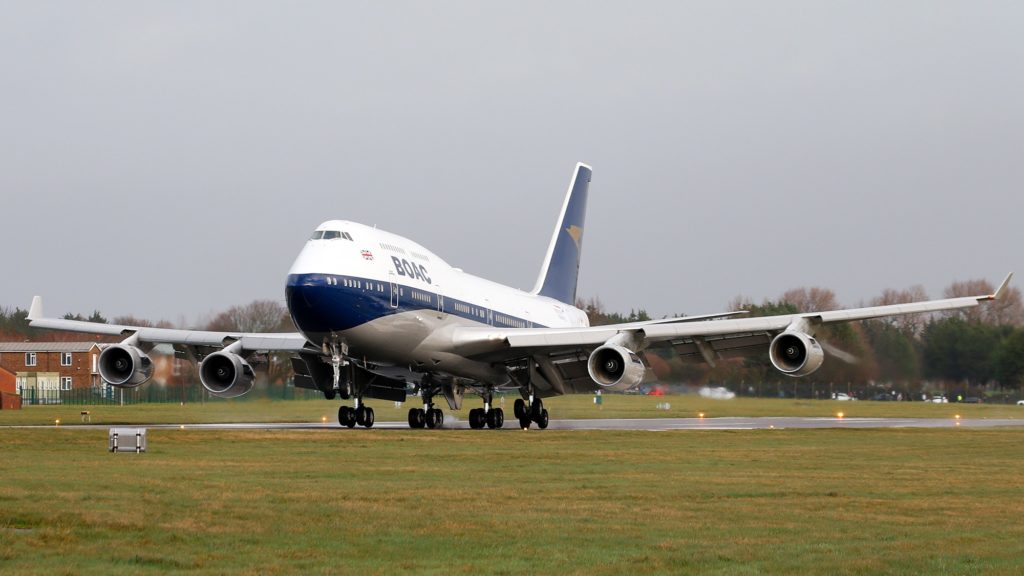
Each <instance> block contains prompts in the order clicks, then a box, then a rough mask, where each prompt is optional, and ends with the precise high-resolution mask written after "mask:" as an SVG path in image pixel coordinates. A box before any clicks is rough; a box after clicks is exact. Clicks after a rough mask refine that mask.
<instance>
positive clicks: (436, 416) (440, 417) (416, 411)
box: [409, 408, 444, 428]
mask: <svg viewBox="0 0 1024 576" xmlns="http://www.w3.org/2000/svg"><path fill="white" fill-rule="evenodd" d="M424 426H426V427H427V428H441V427H443V426H444V412H442V411H441V409H440V408H427V409H423V408H410V409H409V428H423V427H424Z"/></svg>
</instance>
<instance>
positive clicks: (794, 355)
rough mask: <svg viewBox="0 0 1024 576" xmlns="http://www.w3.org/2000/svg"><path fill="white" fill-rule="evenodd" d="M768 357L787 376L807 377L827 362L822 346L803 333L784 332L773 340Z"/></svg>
mask: <svg viewBox="0 0 1024 576" xmlns="http://www.w3.org/2000/svg"><path fill="white" fill-rule="evenodd" d="M768 357H769V358H770V359H771V361H772V366H775V368H776V369H778V371H779V372H782V373H783V374H786V375H787V376H807V375H808V374H811V373H812V372H814V371H815V370H817V369H818V368H821V363H822V362H824V361H825V352H824V351H822V349H821V344H818V341H817V340H815V339H814V338H812V337H811V336H810V335H808V334H804V333H803V332H783V333H782V334H779V335H778V336H776V337H775V339H773V340H772V344H771V347H769V348H768Z"/></svg>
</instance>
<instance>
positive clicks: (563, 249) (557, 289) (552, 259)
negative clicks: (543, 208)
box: [533, 163, 592, 306]
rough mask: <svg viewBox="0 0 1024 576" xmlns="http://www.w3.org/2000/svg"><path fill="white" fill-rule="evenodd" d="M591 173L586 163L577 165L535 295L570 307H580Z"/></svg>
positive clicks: (541, 270)
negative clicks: (579, 281) (578, 283)
mask: <svg viewBox="0 0 1024 576" xmlns="http://www.w3.org/2000/svg"><path fill="white" fill-rule="evenodd" d="M591 172H592V170H591V168H590V166H587V165H586V164H583V163H579V164H577V165H576V171H575V172H574V173H573V176H572V181H571V182H570V183H569V191H568V192H567V193H566V195H565V202H564V203H563V204H562V213H561V214H560V215H559V217H558V222H557V223H556V224H555V232H554V234H552V235H551V243H550V244H549V245H548V251H547V255H546V256H545V257H544V264H543V265H541V269H540V276H539V277H538V278H537V284H536V286H535V287H534V289H533V293H534V294H539V295H541V296H547V297H549V298H554V299H555V300H558V301H560V302H564V303H566V304H568V305H570V306H575V305H576V281H577V278H578V276H579V270H580V256H581V254H582V253H583V221H584V219H585V218H586V215H587V188H588V187H589V185H590V176H591Z"/></svg>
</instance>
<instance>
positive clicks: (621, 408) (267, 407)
mask: <svg viewBox="0 0 1024 576" xmlns="http://www.w3.org/2000/svg"><path fill="white" fill-rule="evenodd" d="M512 402H513V397H511V396H509V397H507V398H506V399H505V403H504V408H505V414H506V418H507V419H511V414H512ZM663 403H668V404H669V405H670V409H668V410H661V409H658V408H657V405H658V404H663ZM340 404H341V403H340V401H337V400H335V401H328V400H289V401H274V400H242V401H227V402H225V401H218V402H210V403H206V404H185V405H178V404H135V405H130V406H26V407H25V408H24V409H22V410H5V411H0V426H5V425H6V426H9V425H16V424H20V425H26V424H28V425H31V424H37V425H46V424H54V423H55V422H56V421H57V420H58V419H59V420H60V421H61V425H64V426H67V425H74V424H81V416H80V412H81V411H82V410H88V411H89V412H90V413H91V414H90V417H91V419H92V422H93V423H95V424H157V423H172V424H177V423H181V424H194V423H204V422H319V421H321V420H322V419H324V418H326V419H327V421H328V422H335V421H336V420H337V410H338V406H339V405H340ZM544 404H545V406H547V408H548V409H549V411H550V413H551V417H552V419H556V420H557V419H568V418H666V417H677V418H694V417H697V415H698V414H700V413H704V414H705V415H706V416H707V417H708V418H713V417H716V416H833V415H835V413H836V412H838V411H842V412H844V413H845V414H846V415H847V416H848V417H900V418H906V417H909V418H952V417H953V416H954V415H956V414H960V415H961V416H962V417H964V418H1020V419H1022V420H1024V406H1016V405H1005V404H931V403H926V402H837V401H834V400H783V399H772V398H736V399H733V400H708V399H704V398H701V397H699V396H696V395H687V396H664V397H652V396H624V395H617V394H608V395H605V397H604V404H603V406H602V407H601V409H598V408H597V407H596V406H595V405H594V403H593V397H592V396H562V397H559V398H550V399H547V400H545V401H544ZM370 405H371V406H373V407H374V411H375V412H376V415H377V420H378V421H380V422H385V421H405V420H406V414H407V411H408V410H409V407H410V406H413V405H415V403H406V404H404V405H402V406H401V407H400V408H395V405H394V403H393V402H384V401H372V400H371V401H370ZM480 405H481V404H480V401H479V399H477V398H475V397H472V398H470V397H467V398H466V401H465V405H464V407H463V409H462V410H461V411H458V412H450V411H449V410H448V409H447V406H444V405H443V401H442V407H443V408H444V409H445V413H451V414H453V415H454V416H456V417H457V418H459V419H461V420H465V419H466V418H467V412H468V409H469V408H475V407H478V406H480Z"/></svg>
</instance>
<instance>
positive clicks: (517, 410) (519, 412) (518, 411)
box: [512, 398, 527, 420]
mask: <svg viewBox="0 0 1024 576" xmlns="http://www.w3.org/2000/svg"><path fill="white" fill-rule="evenodd" d="M512 412H513V413H514V414H515V415H516V418H518V419H520V420H522V419H523V418H526V417H527V415H526V401H525V400H523V399H522V398H516V403H515V407H514V408H513V410H512Z"/></svg>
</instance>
